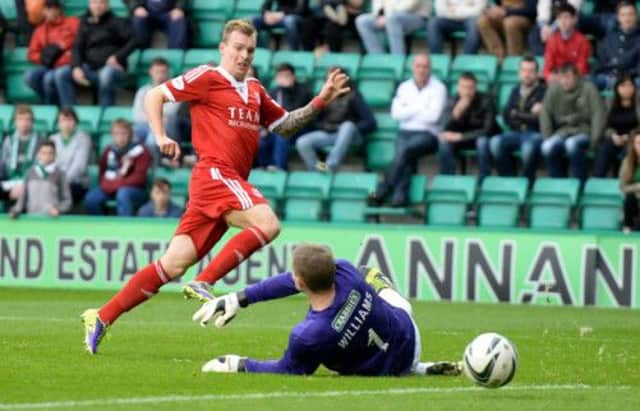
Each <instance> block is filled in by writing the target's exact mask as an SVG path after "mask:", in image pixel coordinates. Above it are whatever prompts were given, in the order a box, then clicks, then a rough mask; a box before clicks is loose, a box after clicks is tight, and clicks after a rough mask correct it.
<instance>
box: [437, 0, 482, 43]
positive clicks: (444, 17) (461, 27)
mask: <svg viewBox="0 0 640 411" xmlns="http://www.w3.org/2000/svg"><path fill="white" fill-rule="evenodd" d="M435 4H436V16H435V17H432V18H431V19H430V20H429V23H428V24H427V43H428V44H429V52H431V53H438V54H441V53H444V37H445V36H446V37H448V38H452V36H453V33H455V32H457V31H464V32H465V37H464V46H463V48H462V52H463V53H464V54H475V53H477V52H478V48H480V34H479V32H478V25H477V21H478V17H480V15H481V14H482V12H483V11H484V10H485V9H486V8H487V0H435Z"/></svg>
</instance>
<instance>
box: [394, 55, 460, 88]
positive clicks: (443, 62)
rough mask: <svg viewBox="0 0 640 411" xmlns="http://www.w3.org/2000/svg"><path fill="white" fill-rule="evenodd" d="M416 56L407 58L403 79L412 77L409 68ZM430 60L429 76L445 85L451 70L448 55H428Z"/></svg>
mask: <svg viewBox="0 0 640 411" xmlns="http://www.w3.org/2000/svg"><path fill="white" fill-rule="evenodd" d="M415 58H416V55H415V54H412V55H410V56H409V57H408V58H407V61H406V62H405V64H404V76H403V79H404V80H406V79H409V78H411V77H412V76H413V73H412V70H411V67H412V66H413V61H414V60H415ZM429 59H430V60H431V74H433V75H434V76H436V77H437V78H438V79H439V80H440V81H442V82H443V83H446V82H447V81H448V79H449V72H450V70H451V56H450V55H448V54H430V55H429Z"/></svg>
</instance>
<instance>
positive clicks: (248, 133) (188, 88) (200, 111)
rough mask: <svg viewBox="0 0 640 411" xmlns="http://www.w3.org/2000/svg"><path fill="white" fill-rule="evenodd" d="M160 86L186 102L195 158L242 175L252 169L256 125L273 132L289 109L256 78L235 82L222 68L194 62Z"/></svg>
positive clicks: (172, 98)
mask: <svg viewBox="0 0 640 411" xmlns="http://www.w3.org/2000/svg"><path fill="white" fill-rule="evenodd" d="M162 90H163V91H164V94H165V96H166V97H167V98H168V99H169V100H170V101H173V102H176V101H178V102H179V101H188V102H189V103H190V113H191V130H192V131H191V143H192V144H193V148H194V149H195V151H196V153H197V155H198V161H199V162H201V163H202V164H204V165H207V166H226V167H231V168H233V169H234V170H235V171H236V172H237V173H238V175H239V176H241V177H243V178H247V177H248V175H249V172H250V171H251V166H252V164H253V159H254V157H255V155H256V151H257V150H258V140H259V138H260V135H259V133H260V127H261V126H263V127H266V128H267V129H268V130H269V131H271V130H273V129H274V128H275V127H277V126H278V125H279V124H280V123H282V121H284V119H285V118H286V116H287V114H288V113H287V111H286V110H285V109H283V108H282V107H281V106H280V105H279V104H278V103H276V102H275V101H274V100H273V99H272V98H271V97H269V94H267V92H266V90H265V89H264V87H263V86H262V84H260V82H259V81H258V80H257V79H255V78H248V79H246V80H245V81H238V80H236V79H235V78H234V77H233V76H232V75H231V74H230V73H229V72H227V71H226V70H225V69H223V68H222V67H212V66H208V65H202V66H199V67H196V68H194V69H192V70H189V71H187V72H186V73H184V74H182V75H180V76H178V77H175V78H173V79H171V80H169V81H167V82H166V83H164V84H163V85H162Z"/></svg>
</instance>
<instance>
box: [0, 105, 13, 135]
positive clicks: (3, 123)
mask: <svg viewBox="0 0 640 411" xmlns="http://www.w3.org/2000/svg"><path fill="white" fill-rule="evenodd" d="M13 109H14V106H13V104H0V140H2V138H3V137H4V135H5V134H9V133H10V132H11V131H12V130H13Z"/></svg>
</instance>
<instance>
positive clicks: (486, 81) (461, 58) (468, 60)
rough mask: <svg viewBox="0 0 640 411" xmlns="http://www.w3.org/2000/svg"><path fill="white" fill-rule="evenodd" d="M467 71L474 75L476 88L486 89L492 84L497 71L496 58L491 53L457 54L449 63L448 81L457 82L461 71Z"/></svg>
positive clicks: (452, 83) (452, 84) (453, 83)
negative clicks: (476, 83)
mask: <svg viewBox="0 0 640 411" xmlns="http://www.w3.org/2000/svg"><path fill="white" fill-rule="evenodd" d="M466 71H469V72H471V73H473V74H474V75H475V76H476V79H477V81H478V90H480V91H488V90H490V89H491V87H492V86H493V83H494V82H495V80H496V75H497V73H498V58H497V57H496V56H494V55H493V54H468V55H467V54H459V55H457V56H456V58H455V59H454V60H453V63H452V65H451V75H450V78H449V83H450V85H451V86H454V85H455V84H457V82H458V79H459V78H460V76H461V75H462V73H464V72H466Z"/></svg>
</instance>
